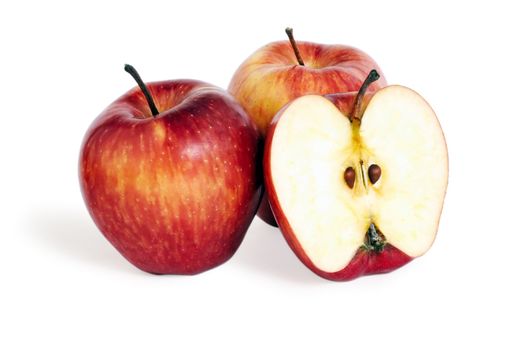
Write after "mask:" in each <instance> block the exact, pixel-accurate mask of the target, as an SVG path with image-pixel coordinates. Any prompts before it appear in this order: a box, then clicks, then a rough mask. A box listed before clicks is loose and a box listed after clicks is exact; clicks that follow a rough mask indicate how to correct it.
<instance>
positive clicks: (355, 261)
mask: <svg viewBox="0 0 525 350" xmlns="http://www.w3.org/2000/svg"><path fill="white" fill-rule="evenodd" d="M371 87H372V86H371ZM373 94H374V92H367V93H366V94H365V95H364V96H363V100H362V107H363V110H364V109H365V108H366V106H367V104H368V102H370V100H371V98H372V96H373ZM356 96H357V92H347V93H336V94H328V95H325V96H324V97H326V98H327V99H328V100H330V101H331V102H332V103H334V105H335V106H336V107H337V108H338V109H339V110H340V111H341V112H342V113H343V114H345V115H349V113H350V112H351V111H352V109H353V106H354V101H355V98H356ZM284 110H285V108H283V109H282V110H281V112H279V113H277V115H276V116H275V118H274V119H273V120H272V122H271V123H270V126H269V128H268V133H267V135H266V140H265V148H264V157H263V169H264V170H263V171H264V183H265V189H266V192H267V196H268V202H269V204H270V206H271V209H272V212H273V214H274V216H275V219H276V221H277V224H278V225H279V228H280V230H281V232H282V234H283V236H284V238H285V239H286V242H287V243H288V245H289V246H290V248H291V249H292V251H293V252H294V253H295V255H297V257H298V258H299V260H301V261H302V262H303V264H304V265H306V267H308V268H309V269H310V270H311V271H313V272H314V273H316V274H317V275H319V276H321V277H323V278H325V279H328V280H331V281H349V280H353V279H355V278H357V277H359V276H363V275H371V274H380V273H387V272H390V271H393V270H396V269H398V268H399V267H401V266H403V265H405V264H407V263H408V262H410V261H412V260H413V258H412V257H410V256H408V255H407V254H405V253H403V252H402V251H401V250H399V249H397V248H396V247H394V246H392V245H391V244H388V243H387V244H386V245H385V247H384V249H383V251H381V252H376V251H373V250H371V251H368V250H366V249H364V248H360V249H359V250H358V251H357V253H356V255H355V256H354V257H353V258H352V260H351V261H350V262H349V263H348V265H347V266H346V267H345V268H343V269H341V270H339V271H337V272H332V273H329V272H325V271H322V270H320V269H318V268H317V267H316V266H315V265H314V264H313V263H312V261H311V260H310V258H309V257H308V256H307V255H306V253H305V252H304V250H303V248H302V247H301V245H300V244H299V242H298V241H297V238H296V236H295V234H294V233H293V229H292V227H291V226H290V223H289V222H288V220H287V218H286V215H285V214H284V212H283V210H282V207H281V205H280V203H279V199H278V197H277V193H276V191H275V187H274V185H273V182H272V178H271V169H270V164H271V153H272V139H273V135H274V132H275V128H276V126H277V123H278V121H279V118H280V117H281V114H282V111H284Z"/></svg>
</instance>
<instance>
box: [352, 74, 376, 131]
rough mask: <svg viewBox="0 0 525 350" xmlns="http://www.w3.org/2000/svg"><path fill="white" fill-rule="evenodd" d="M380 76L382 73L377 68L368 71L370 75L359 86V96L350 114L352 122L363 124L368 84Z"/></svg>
mask: <svg viewBox="0 0 525 350" xmlns="http://www.w3.org/2000/svg"><path fill="white" fill-rule="evenodd" d="M379 78H380V75H379V73H378V72H377V71H376V70H375V69H372V70H371V71H370V73H368V76H367V77H366V79H365V81H364V82H363V85H361V87H360V88H359V92H358V93H357V96H356V98H355V101H354V108H353V109H352V113H350V116H349V118H350V122H352V123H354V122H356V123H357V125H359V124H361V116H362V115H361V104H362V103H363V97H365V93H366V90H367V89H368V86H369V85H370V84H372V83H373V82H374V81H376V80H377V79H379Z"/></svg>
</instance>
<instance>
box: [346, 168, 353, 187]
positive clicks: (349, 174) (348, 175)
mask: <svg viewBox="0 0 525 350" xmlns="http://www.w3.org/2000/svg"><path fill="white" fill-rule="evenodd" d="M344 178H345V182H346V184H347V185H348V187H350V188H354V183H355V170H354V168H352V167H351V166H349V167H348V168H346V170H345V173H344Z"/></svg>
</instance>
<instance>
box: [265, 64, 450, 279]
mask: <svg viewBox="0 0 525 350" xmlns="http://www.w3.org/2000/svg"><path fill="white" fill-rule="evenodd" d="M378 78H379V76H378V74H377V72H375V71H372V72H371V73H370V74H369V76H368V77H367V79H366V80H365V82H364V84H363V85H362V87H361V89H360V90H359V92H357V93H356V92H352V93H340V94H332V95H327V96H326V97H323V96H319V95H309V96H303V97H300V98H298V99H296V100H294V101H293V102H290V103H289V104H288V105H286V106H285V107H283V109H281V111H280V112H279V113H278V114H277V115H276V117H275V119H274V120H273V121H272V124H271V125H270V128H269V130H268V134H267V136H266V146H265V154H264V179H265V185H266V189H267V193H268V198H269V202H270V205H271V208H272V210H273V213H274V214H275V217H276V219H277V222H278V224H279V228H280V229H281V231H282V233H283V235H284V237H285V238H286V240H287V242H288V244H289V245H290V247H291V248H292V250H293V251H294V252H295V254H296V255H297V256H298V257H299V259H300V260H301V261H302V262H303V263H304V264H305V265H306V266H307V267H308V268H309V269H311V270H312V271H313V272H315V273H316V274H318V275H320V276H322V277H324V278H327V279H330V280H336V281H345V280H351V279H354V278H356V277H359V276H361V275H367V274H375V273H385V272H389V271H392V270H394V269H397V268H399V267H400V266H402V265H404V264H406V263H408V262H409V261H411V260H412V259H414V258H416V257H419V256H421V255H423V254H424V253H425V252H426V251H427V250H428V249H429V248H430V246H431V245H432V243H433V241H434V239H435V236H436V233H437V230H438V224H439V218H440V215H441V210H442V206H443V201H444V197H445V192H446V188H447V181H448V156H447V147H446V143H445V138H444V136H443V132H442V130H441V127H440V125H439V122H438V120H437V117H436V115H435V114H434V111H433V110H432V108H431V107H430V106H429V105H428V103H427V102H426V101H425V100H424V99H423V98H422V97H421V96H420V95H419V94H417V93H416V92H414V91H413V90H410V89H408V88H406V87H403V86H388V87H385V88H382V89H380V90H378V91H376V92H371V93H366V89H367V87H368V85H369V84H371V83H372V82H373V81H375V80H377V79H378Z"/></svg>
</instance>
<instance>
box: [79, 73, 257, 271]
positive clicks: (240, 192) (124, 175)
mask: <svg viewBox="0 0 525 350" xmlns="http://www.w3.org/2000/svg"><path fill="white" fill-rule="evenodd" d="M147 86H148V88H149V90H150V91H151V94H152V96H153V99H154V100H155V103H156V105H157V107H158V109H159V112H160V114H159V115H157V116H156V117H155V118H153V117H152V114H151V111H150V109H149V107H148V104H147V102H146V99H145V97H144V95H143V94H142V92H141V91H140V90H139V89H138V88H135V89H132V90H130V91H129V92H128V93H126V94H125V95H123V96H122V97H120V98H119V99H117V100H116V101H115V102H113V103H112V104H111V105H110V106H109V107H107V108H106V110H104V111H103V112H102V113H101V114H100V115H99V117H98V118H97V119H96V120H95V121H94V122H93V124H92V125H91V127H90V128H89V130H88V131H87V133H86V136H85V138H84V141H83V144H82V148H81V152H80V160H79V177H80V185H81V190H82V194H83V197H84V201H85V203H86V206H87V208H88V210H89V213H90V215H91V217H92V218H93V220H94V221H95V223H96V225H97V226H98V228H99V229H100V231H101V232H102V233H103V234H104V236H105V237H106V238H107V239H108V240H109V241H110V242H111V244H112V245H113V246H114V247H115V248H116V249H117V250H118V251H119V252H120V253H121V254H122V255H123V256H124V257H125V258H126V259H127V260H129V261H130V262H131V263H132V264H133V265H135V266H136V267H138V268H139V269H141V270H143V271H146V272H150V273H154V274H196V273H199V272H202V271H205V270H208V269H210V268H213V267H215V266H217V265H220V264H222V263H223V262H225V261H226V260H228V259H229V258H230V257H231V256H232V255H233V254H234V253H235V251H236V250H237V248H238V247H239V245H240V243H241V241H242V240H243V238H244V235H245V233H246V231H247V229H248V226H249V225H250V223H251V221H252V219H253V217H254V215H255V212H256V210H257V207H258V204H259V201H260V197H261V191H262V179H261V176H260V169H259V167H260V166H259V162H260V159H259V157H260V155H261V153H262V152H261V138H260V135H259V133H258V132H257V129H256V127H255V125H254V124H253V122H252V121H251V120H250V119H249V117H248V116H247V115H246V112H245V111H244V110H243V109H242V107H241V106H240V105H239V104H238V103H237V102H236V101H235V100H234V98H233V97H232V96H230V95H229V94H228V93H227V92H226V91H224V90H222V89H219V88H217V87H214V86H212V85H209V84H206V83H203V82H199V81H193V80H173V81H165V82H157V83H150V84H147Z"/></svg>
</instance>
